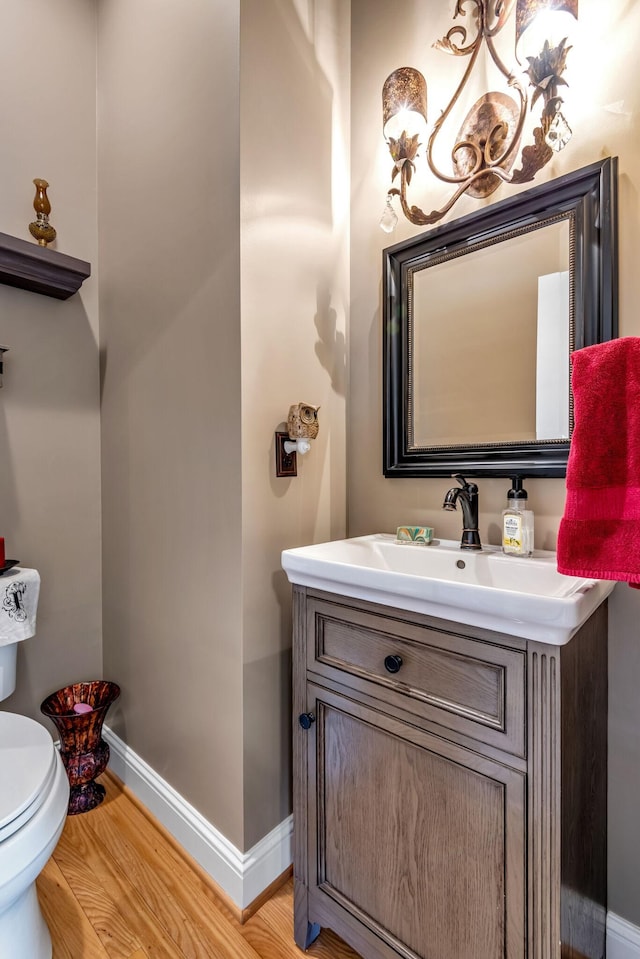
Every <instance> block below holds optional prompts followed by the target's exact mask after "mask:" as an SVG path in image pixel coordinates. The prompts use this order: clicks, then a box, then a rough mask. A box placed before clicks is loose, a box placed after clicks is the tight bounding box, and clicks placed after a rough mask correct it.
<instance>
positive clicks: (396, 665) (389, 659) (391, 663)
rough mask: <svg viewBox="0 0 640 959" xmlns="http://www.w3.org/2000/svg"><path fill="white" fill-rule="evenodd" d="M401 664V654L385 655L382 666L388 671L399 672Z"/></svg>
mask: <svg viewBox="0 0 640 959" xmlns="http://www.w3.org/2000/svg"><path fill="white" fill-rule="evenodd" d="M401 666H402V656H385V660H384V668H385V669H386V670H387V672H388V673H398V672H400V667H401Z"/></svg>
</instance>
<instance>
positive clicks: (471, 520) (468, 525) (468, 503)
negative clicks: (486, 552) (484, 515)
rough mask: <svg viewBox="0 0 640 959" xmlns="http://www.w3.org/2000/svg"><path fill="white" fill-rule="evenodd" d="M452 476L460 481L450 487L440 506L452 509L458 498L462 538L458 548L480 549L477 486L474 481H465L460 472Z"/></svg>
mask: <svg viewBox="0 0 640 959" xmlns="http://www.w3.org/2000/svg"><path fill="white" fill-rule="evenodd" d="M453 478H454V479H455V480H457V481H458V482H459V483H460V486H454V487H453V488H452V489H450V490H449V491H448V492H447V494H446V496H445V498H444V503H443V504H442V508H443V509H446V510H454V509H455V508H456V503H457V502H458V500H460V505H461V507H462V539H461V540H460V549H482V543H481V542H480V533H479V532H478V487H477V486H476V484H475V483H467V481H466V479H465V478H464V476H463V475H462V474H461V473H454V474H453Z"/></svg>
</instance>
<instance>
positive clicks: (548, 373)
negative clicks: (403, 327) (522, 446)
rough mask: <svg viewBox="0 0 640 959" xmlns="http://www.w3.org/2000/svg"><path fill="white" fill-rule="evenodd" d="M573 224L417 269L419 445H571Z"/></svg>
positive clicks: (413, 428)
mask: <svg viewBox="0 0 640 959" xmlns="http://www.w3.org/2000/svg"><path fill="white" fill-rule="evenodd" d="M571 221H572V218H571V217H569V216H561V217H559V218H555V219H552V220H549V221H545V222H542V223H540V224H539V225H538V226H537V228H536V229H533V230H532V229H531V228H527V229H526V230H525V231H524V232H515V233H512V234H507V235H505V236H504V237H501V239H500V242H499V243H489V244H487V243H479V244H478V246H477V247H476V248H474V249H471V250H468V249H465V251H464V256H457V257H453V258H449V259H447V258H446V257H444V258H437V257H435V258H433V259H430V260H429V261H428V262H427V263H426V264H417V265H416V266H415V267H411V268H410V269H409V271H408V275H407V284H408V287H409V295H408V305H409V312H408V326H409V339H410V341H411V342H412V343H413V349H412V351H411V365H410V368H409V397H408V401H409V408H408V415H409V437H410V438H409V443H410V446H411V447H414V448H424V447H429V448H431V447H438V446H451V445H459V444H464V445H471V444H478V443H480V444H484V443H504V442H513V441H518V442H527V441H535V440H553V439H567V438H568V437H569V425H570V424H569V352H570V349H571V345H572V343H573V316H572V312H573V311H572V309H571V307H572V301H573V298H572V297H570V283H569V279H570V277H569V263H570V245H571V244H572V242H573V240H572V237H571V236H570V232H571V227H572V222H571ZM478 364H481V369H480V371H479V369H478ZM479 372H480V375H478V373H479Z"/></svg>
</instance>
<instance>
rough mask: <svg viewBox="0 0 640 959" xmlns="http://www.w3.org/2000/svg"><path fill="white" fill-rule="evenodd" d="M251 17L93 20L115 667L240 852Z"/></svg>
mask: <svg viewBox="0 0 640 959" xmlns="http://www.w3.org/2000/svg"><path fill="white" fill-rule="evenodd" d="M238 51H239V3H237V2H236V3H229V2H225V0H213V2H212V0H188V2H186V3H181V4H163V5H160V6H159V5H158V4H157V3H156V2H155V0H137V2H136V3H134V4H131V3H130V2H129V0H106V2H102V3H101V4H100V5H99V18H98V129H99V157H98V164H99V169H100V181H99V183H100V190H99V201H100V202H99V210H98V222H99V224H100V255H101V263H102V275H101V287H100V332H101V350H102V355H103V368H102V488H103V497H102V509H103V563H104V668H105V674H106V675H108V676H112V677H113V678H115V679H117V681H118V682H119V683H120V684H121V686H122V698H121V701H120V703H119V707H118V709H116V710H114V716H113V719H111V720H110V722H111V725H112V727H113V728H114V730H115V732H117V733H118V735H120V736H121V737H122V738H123V739H124V740H125V741H126V742H127V743H128V744H129V746H131V748H132V749H134V750H135V751H136V752H137V753H138V754H139V755H140V756H142V757H143V758H144V759H145V760H146V761H147V762H148V763H149V764H150V765H151V766H152V767H153V768H154V769H155V770H156V771H157V772H158V773H159V774H160V775H161V776H162V777H164V778H165V779H166V780H168V781H169V782H170V783H171V785H172V786H173V787H174V788H175V789H177V790H178V792H180V793H181V794H182V795H183V796H184V797H185V798H186V799H187V800H189V801H190V802H191V803H192V804H193V805H194V806H196V808H197V809H198V810H199V811H200V812H201V813H202V814H203V815H204V816H205V817H206V818H207V819H209V820H210V821H211V822H213V823H214V824H215V825H216V826H217V828H218V829H220V830H221V831H222V832H223V833H224V835H225V836H227V837H228V838H229V839H230V840H231V841H232V842H233V843H234V844H235V845H237V846H238V847H240V848H242V843H243V808H242V807H243V803H242V775H243V773H242V738H243V728H242V685H241V680H242V675H241V660H242V645H241V638H242V633H241V588H242V584H241V566H240V561H241V550H242V533H241V520H242V512H241V507H242V501H241V494H242V486H241V459H240V442H241V422H240V407H241V377H240V372H241V370H240V324H239V311H240V299H239V284H240V243H239V206H240V179H239V170H238V162H237V159H238V148H239V103H238V97H239V59H238Z"/></svg>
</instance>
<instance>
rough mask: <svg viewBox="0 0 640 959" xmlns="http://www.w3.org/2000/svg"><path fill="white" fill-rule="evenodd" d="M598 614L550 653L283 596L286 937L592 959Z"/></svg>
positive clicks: (426, 950) (601, 871)
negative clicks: (329, 936)
mask: <svg viewBox="0 0 640 959" xmlns="http://www.w3.org/2000/svg"><path fill="white" fill-rule="evenodd" d="M606 715H607V610H606V604H603V605H602V606H601V607H600V608H599V609H598V610H596V612H595V613H594V614H593V615H592V617H591V619H590V620H589V621H588V622H587V623H585V625H584V626H583V627H582V629H581V630H580V632H579V633H578V634H577V635H576V636H575V637H574V638H573V639H572V640H571V642H570V643H568V644H567V645H566V646H553V645H545V644H542V643H532V642H528V641H526V640H522V639H519V638H516V637H512V636H507V635H504V634H502V633H496V632H492V631H489V630H482V629H475V628H471V627H466V626H460V625H459V624H457V623H449V622H444V621H442V620H437V619H433V618H431V617H428V616H423V615H420V614H417V613H408V612H404V611H400V610H392V609H389V608H388V607H383V606H377V605H374V604H371V603H365V602H361V601H359V600H355V599H349V598H345V597H340V596H337V595H334V594H329V593H322V592H320V591H316V590H311V589H306V588H303V587H294V879H295V892H294V925H295V939H296V942H297V944H298V946H300V947H301V948H302V949H305V948H307V946H308V945H309V944H310V942H311V941H313V939H314V938H315V936H316V935H317V933H318V931H319V928H320V927H322V926H327V927H330V928H332V929H333V930H334V931H335V932H337V933H338V935H340V936H341V937H342V938H343V939H344V940H345V941H346V942H348V943H349V944H350V945H351V946H353V948H354V949H355V950H356V951H357V952H359V953H360V954H361V955H362V956H363V957H365V959H392V957H397V956H401V957H403V959H582V957H584V959H602V957H603V956H604V954H605V919H606V898H605V897H606Z"/></svg>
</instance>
